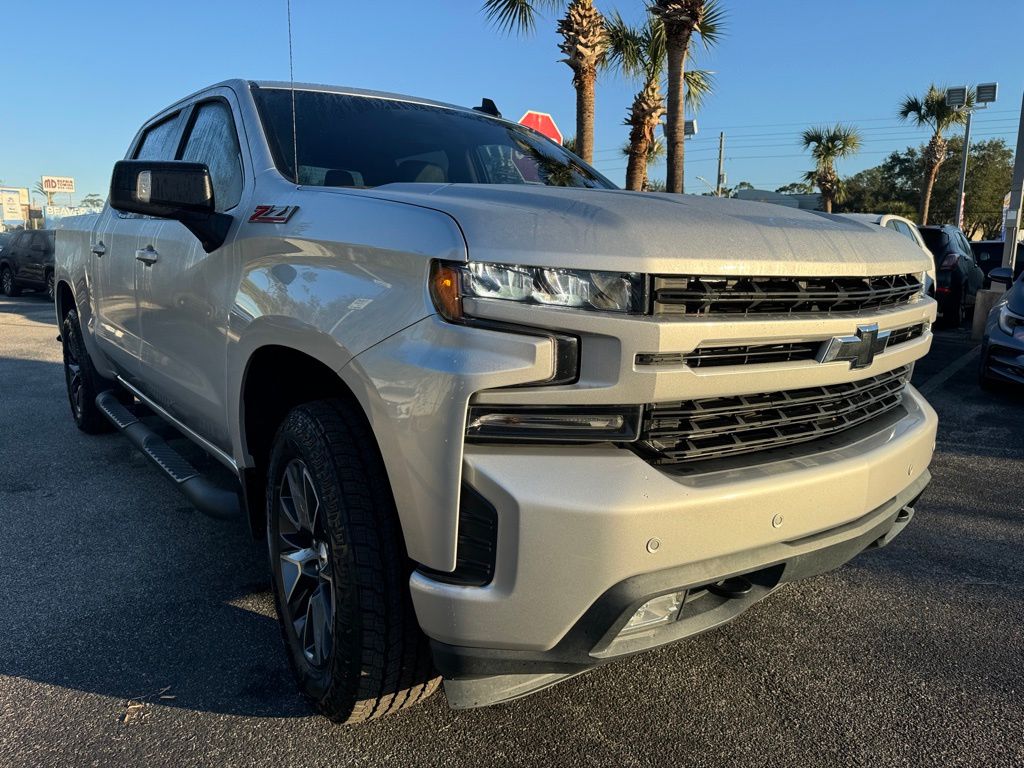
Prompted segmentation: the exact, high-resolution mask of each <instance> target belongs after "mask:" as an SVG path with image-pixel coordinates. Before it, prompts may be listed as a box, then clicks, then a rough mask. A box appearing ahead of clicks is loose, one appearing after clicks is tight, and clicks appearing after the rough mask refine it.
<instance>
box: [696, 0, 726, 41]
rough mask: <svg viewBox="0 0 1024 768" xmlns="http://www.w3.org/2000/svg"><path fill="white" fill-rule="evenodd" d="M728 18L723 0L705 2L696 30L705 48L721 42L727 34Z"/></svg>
mask: <svg viewBox="0 0 1024 768" xmlns="http://www.w3.org/2000/svg"><path fill="white" fill-rule="evenodd" d="M727 18H728V14H727V13H726V11H725V8H724V7H723V6H722V3H721V0H707V2H706V3H704V12H703V13H702V14H701V19H700V23H699V24H697V25H696V27H695V28H694V31H695V32H698V33H699V34H700V41H701V43H702V44H703V45H704V48H705V50H707V49H710V48H714V47H715V46H716V45H718V43H719V42H721V40H722V37H723V36H724V35H725V29H726V26H727V24H726V19H727Z"/></svg>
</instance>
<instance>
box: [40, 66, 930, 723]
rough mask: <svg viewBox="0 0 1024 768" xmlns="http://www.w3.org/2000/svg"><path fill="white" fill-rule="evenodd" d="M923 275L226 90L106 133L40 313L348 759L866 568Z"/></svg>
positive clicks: (397, 116)
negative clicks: (446, 715) (358, 739)
mask: <svg viewBox="0 0 1024 768" xmlns="http://www.w3.org/2000/svg"><path fill="white" fill-rule="evenodd" d="M929 267H930V264H929V262H928V259H927V258H926V257H925V255H924V254H923V252H922V251H921V249H919V248H916V247H914V246H913V244H912V243H911V242H910V241H909V240H907V239H906V238H903V237H900V236H899V235H897V234H895V233H893V232H889V231H887V230H885V229H884V228H882V227H877V226H872V225H869V224H863V223H860V222H857V221H851V220H847V219H842V218H839V217H832V216H829V215H825V214H819V213H811V212H806V211H799V210H794V209H789V208H785V207H781V206H772V205H763V204H758V203H749V202H742V201H738V200H720V199H716V198H709V197H696V196H681V195H668V194H645V193H633V192H624V191H620V190H618V189H616V188H615V187H614V185H613V184H611V183H610V182H609V181H608V180H607V179H605V178H604V177H602V176H601V175H600V174H599V173H597V172H596V171H595V170H593V169H592V168H590V167H588V166H587V165H586V164H585V163H583V162H582V161H581V160H580V159H579V158H577V157H575V156H574V155H571V154H569V153H568V152H566V151H565V150H563V149H562V148H561V147H560V146H558V145H556V144H554V143H551V142H550V141H548V140H546V139H545V138H543V137H542V136H540V135H538V134H536V133H535V132H533V131H530V130H528V129H525V128H523V127H522V126H519V125H517V124H515V123H512V122H508V121H505V120H502V119H501V118H500V115H498V114H497V110H496V109H495V108H494V107H493V104H491V103H490V102H488V101H486V100H485V101H484V104H483V105H482V106H481V107H478V108H474V109H465V108H460V107H455V106H451V105H448V104H440V103H435V102H431V101H426V100H423V99H417V98H409V97H405V96H396V95H393V94H386V93H370V92H365V91H358V90H353V89H346V88H332V87H325V86H318V85H297V86H295V88H294V90H292V89H290V88H289V86H288V85H287V84H281V83H269V82H259V83H257V82H248V81H243V80H232V81H228V82H224V83H221V84H219V85H216V86H213V87H210V88H207V89H204V90H202V91H200V92H198V93H195V94H193V95H191V96H188V97H186V98H184V99H182V100H181V101H178V102H176V103H175V104H173V105H171V106H170V107H168V108H167V109H165V110H163V111H162V112H160V113H159V114H158V115H156V116H154V117H153V118H152V119H150V120H148V121H147V122H146V123H145V125H143V126H142V129H141V130H140V131H139V132H138V135H137V136H136V137H135V139H134V140H133V141H132V143H131V146H130V147H129V149H128V153H127V155H126V159H125V160H124V161H121V162H119V163H117V164H116V166H115V168H114V171H113V178H112V182H111V189H110V197H109V200H108V202H107V205H106V207H105V209H104V211H103V213H102V214H100V215H98V216H94V217H92V218H84V219H79V220H68V222H67V224H66V225H65V227H64V228H63V229H62V230H60V231H59V232H58V235H57V241H56V286H55V291H56V311H57V320H58V322H59V324H60V327H61V331H60V333H61V339H62V341H63V348H64V361H65V366H64V367H65V372H66V378H67V385H68V394H69V399H70V403H71V411H72V414H73V416H74V419H75V421H76V423H77V424H78V426H79V427H80V428H81V429H83V430H85V431H86V432H98V431H102V430H104V429H112V428H115V427H116V428H117V429H119V430H121V431H122V432H123V433H124V435H125V436H126V437H127V438H128V439H130V440H131V441H132V442H133V443H134V444H135V445H137V446H138V447H139V449H140V450H141V451H142V452H143V453H145V454H146V455H147V456H149V457H150V458H151V459H153V461H154V462H155V463H156V465H157V466H158V467H160V468H161V469H162V470H163V471H164V472H165V473H166V474H167V475H168V476H170V478H171V479H172V480H173V481H174V482H176V483H177V484H178V485H179V486H180V488H181V490H182V491H183V492H184V493H185V494H186V495H187V496H188V498H189V499H190V500H191V501H192V503H193V504H195V506H196V507H198V508H199V509H200V510H202V511H204V512H207V513H209V514H213V515H219V516H229V515H232V514H235V513H237V514H239V515H240V516H241V517H242V518H244V519H246V520H247V521H248V523H249V525H250V526H251V528H252V532H253V534H254V535H256V536H259V537H262V538H265V540H266V542H267V547H268V550H269V560H270V570H271V576H272V583H273V589H274V594H275V600H276V605H277V610H278V613H279V615H280V618H281V627H282V633H283V637H284V642H285V647H286V649H287V653H288V657H289V659H290V662H291V664H292V667H293V668H294V671H295V674H296V677H297V680H298V685H299V687H300V689H301V690H302V691H303V692H304V693H305V694H306V695H307V696H308V697H309V698H310V699H311V700H312V701H313V702H314V703H315V704H316V706H317V707H318V708H319V710H320V711H321V712H323V713H324V714H325V715H327V716H328V717H330V718H332V719H334V720H336V721H339V722H355V721H360V720H365V719H368V718H373V717H377V716H380V715H383V714H386V713H388V712H392V711H395V710H398V709H401V708H403V707H406V706H409V705H412V704H414V703H416V702H417V701H420V700H422V699H423V698H425V697H426V696H427V695H429V694H430V693H431V692H433V691H434V690H435V689H436V688H437V687H438V685H439V683H440V681H441V679H442V677H443V680H444V686H445V690H446V694H447V697H448V701H449V704H450V705H451V706H453V707H457V708H462V707H473V706H480V705H486V704H493V703H496V702H499V701H504V700H508V699H511V698H515V697H518V696H523V695H525V694H528V693H531V692H533V691H536V690H539V689H541V688H543V687H546V686H548V685H551V684H553V683H556V682H558V681H561V680H564V679H565V678H567V677H571V676H573V675H576V674H579V673H581V672H584V671H586V670H589V669H592V668H594V667H595V666H597V665H600V664H603V663H606V662H609V661H612V660H614V659H617V658H620V657H622V656H625V655H628V654H633V653H636V652H638V651H642V650H645V649H649V648H653V647H655V646H660V645H662V644H665V643H669V642H672V641H675V640H679V639H681V638H684V637H687V636H690V635H693V634H695V633H698V632H702V631H705V630H708V629H711V628H712V627H715V626H717V625H719V624H722V623H723V622H725V621H728V620H730V619H732V618H734V617H736V616H737V615H739V614H740V613H741V612H742V611H744V610H745V609H746V608H748V607H750V606H751V605H752V604H753V603H755V602H756V601H758V600H760V599H761V598H763V597H765V596H766V595H768V594H770V593H771V592H772V591H773V590H775V589H776V588H778V587H779V586H781V585H782V584H783V583H785V582H788V581H792V580H794V579H799V578H803V577H807V576H811V575H814V574H819V573H822V572H824V571H827V570H829V569H832V568H835V567H837V566H839V565H841V564H842V563H844V562H846V561H847V560H849V559H850V558H851V557H853V556H855V555H857V554H858V553H860V552H861V551H863V550H865V549H869V548H872V547H878V546H883V545H885V544H887V543H888V542H889V541H890V540H892V538H893V537H894V536H896V535H897V534H898V533H899V532H900V531H901V530H902V529H903V528H904V527H905V526H906V524H907V523H908V522H909V520H910V519H911V517H912V515H913V505H914V502H915V500H916V499H917V498H918V497H919V496H920V494H921V492H922V490H923V489H924V487H925V486H926V484H927V483H928V480H929V474H928V464H929V462H930V460H931V456H932V451H933V448H934V443H935V429H936V417H935V413H934V411H933V410H932V409H931V408H930V407H929V406H928V404H927V403H926V402H925V401H924V400H923V399H922V397H921V396H920V395H919V394H918V393H917V392H916V391H915V390H914V388H913V387H912V386H911V385H910V383H909V380H910V375H911V371H912V369H913V365H914V361H915V360H917V359H918V358H920V357H921V356H922V355H924V354H925V353H926V352H927V351H928V348H929V346H930V344H931V338H932V337H931V324H932V322H933V321H934V318H935V302H934V301H933V300H932V299H930V298H928V297H927V296H926V295H924V294H923V292H922V280H923V278H924V274H925V272H926V270H928V269H929ZM167 425H170V426H171V427H173V428H174V430H176V433H177V434H178V435H179V437H178V438H177V439H170V438H169V437H168V434H169V431H168V428H167ZM181 435H184V437H186V438H188V440H189V441H191V443H189V442H186V441H183V440H182V439H181V438H180V436H181ZM182 443H184V445H186V446H189V445H191V444H194V445H195V446H199V448H201V449H202V451H203V452H204V453H201V454H199V455H200V456H201V457H202V456H203V455H204V454H208V455H209V456H212V457H213V460H216V461H213V460H208V461H206V464H208V465H212V466H213V467H214V468H216V467H217V463H216V462H219V464H222V465H223V466H224V468H226V470H227V471H226V472H222V473H221V474H224V475H226V476H227V477H228V481H224V480H223V479H221V480H218V479H217V477H216V475H217V473H216V472H211V471H208V470H207V471H204V470H202V462H198V461H196V460H195V458H194V457H193V458H192V459H191V460H190V459H189V457H188V451H185V450H183V449H181V447H180V445H179V444H182ZM176 445H179V447H177V448H176V447H175V446H176ZM192 450H195V449H194V448H192ZM235 479H237V482H235ZM168 546H174V542H168ZM215 547H216V544H215V543H214V542H211V550H212V549H214V548H215ZM794 642H799V639H796V640H795V641H794Z"/></svg>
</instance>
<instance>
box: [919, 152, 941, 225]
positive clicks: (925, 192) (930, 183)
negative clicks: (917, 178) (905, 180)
mask: <svg viewBox="0 0 1024 768" xmlns="http://www.w3.org/2000/svg"><path fill="white" fill-rule="evenodd" d="M939 165H941V163H933V164H931V167H929V168H925V172H924V188H923V189H922V190H921V225H922V226H924V225H925V224H927V223H928V209H929V208H931V205H932V189H933V188H934V187H935V177H936V176H938V175H939Z"/></svg>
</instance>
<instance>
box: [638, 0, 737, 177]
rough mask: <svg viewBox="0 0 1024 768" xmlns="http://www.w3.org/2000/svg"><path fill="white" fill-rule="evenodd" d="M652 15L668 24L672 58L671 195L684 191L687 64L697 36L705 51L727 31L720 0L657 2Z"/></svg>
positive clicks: (668, 130)
mask: <svg viewBox="0 0 1024 768" xmlns="http://www.w3.org/2000/svg"><path fill="white" fill-rule="evenodd" d="M651 12H652V13H653V14H655V16H657V17H658V18H659V19H661V21H662V23H664V25H665V50H666V53H667V56H668V122H667V123H666V125H665V137H666V138H667V139H668V177H667V179H666V184H667V186H668V191H669V192H679V193H682V192H683V191H684V183H683V162H684V159H685V157H684V152H685V147H684V146H683V140H684V138H685V134H684V124H685V122H686V113H685V101H684V96H685V86H686V79H685V78H686V62H687V60H688V59H689V57H690V43H691V42H692V41H693V35H694V33H696V34H698V35H700V39H701V42H702V43H704V47H705V48H710V47H712V46H713V45H715V44H717V43H718V41H719V39H720V38H721V36H722V32H723V29H724V26H723V22H724V20H725V13H724V11H723V9H722V7H721V5H720V4H719V0H653V3H652V5H651Z"/></svg>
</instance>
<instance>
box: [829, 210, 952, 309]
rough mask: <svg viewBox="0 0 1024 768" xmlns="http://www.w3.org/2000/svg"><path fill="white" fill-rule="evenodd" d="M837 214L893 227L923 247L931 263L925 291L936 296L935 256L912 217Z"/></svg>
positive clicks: (885, 214)
mask: <svg viewBox="0 0 1024 768" xmlns="http://www.w3.org/2000/svg"><path fill="white" fill-rule="evenodd" d="M836 215H837V216H845V217H847V218H849V219H853V220H854V221H863V222H865V223H868V224H877V225H878V226H880V227H885V228H886V229H891V230H893V231H894V232H897V233H899V234H901V235H903V236H904V237H905V238H907V239H908V240H911V241H912V242H913V243H914V245H916V246H917V247H918V248H920V249H921V251H922V252H923V253H924V254H925V256H927V257H928V261H929V262H930V264H931V267H930V268H929V270H928V272H927V275H926V279H925V293H927V294H928V295H929V296H931V297H933V298H934V297H935V257H934V256H932V252H931V251H930V250H928V246H926V245H925V244H924V240H923V239H922V238H921V233H920V232H918V231H917V225H916V224H915V223H914V222H912V221H911V220H910V219H905V218H904V217H902V216H897V215H896V214H893V213H839V214H836Z"/></svg>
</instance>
